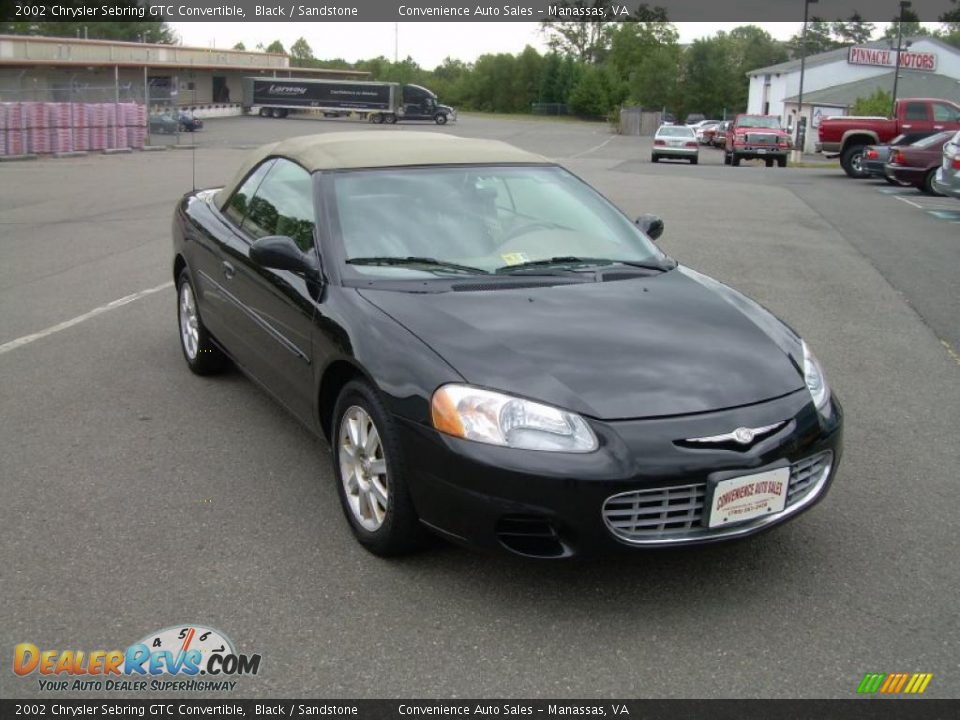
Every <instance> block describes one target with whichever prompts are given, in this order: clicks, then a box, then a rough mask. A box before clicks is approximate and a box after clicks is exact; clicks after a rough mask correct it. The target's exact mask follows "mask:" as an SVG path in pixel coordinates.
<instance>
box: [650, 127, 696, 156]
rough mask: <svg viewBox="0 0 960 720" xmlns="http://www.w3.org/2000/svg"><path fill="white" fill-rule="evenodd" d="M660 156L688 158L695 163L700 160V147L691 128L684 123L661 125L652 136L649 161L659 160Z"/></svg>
mask: <svg viewBox="0 0 960 720" xmlns="http://www.w3.org/2000/svg"><path fill="white" fill-rule="evenodd" d="M661 158H673V159H679V160H689V161H690V164H691V165H696V164H697V163H698V162H699V160H700V147H699V145H698V144H697V137H696V135H695V134H694V131H693V128H690V127H688V126H686V125H661V126H660V127H658V128H657V132H656V133H655V134H654V136H653V149H652V150H651V151H650V161H651V162H659V161H660V159H661Z"/></svg>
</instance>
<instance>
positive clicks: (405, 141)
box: [217, 130, 550, 205]
mask: <svg viewBox="0 0 960 720" xmlns="http://www.w3.org/2000/svg"><path fill="white" fill-rule="evenodd" d="M268 157H285V158H289V159H290V160H293V161H294V162H297V163H299V164H300V165H302V166H303V167H305V168H306V169H307V170H309V171H310V172H314V171H316V170H339V169H357V168H388V167H403V166H411V165H472V164H494V165H495V164H500V163H503V164H515V163H546V162H550V161H549V160H547V158H545V157H543V156H542V155H536V154H534V153H529V152H527V151H525V150H520V149H519V148H515V147H513V146H512V145H508V144H507V143H505V142H500V141H499V140H480V139H475V138H462V137H458V136H456V135H447V134H445V133H435V132H414V131H409V130H407V131H404V130H370V131H367V132H363V131H354V132H337V133H324V134H321V135H303V136H301V137H295V138H290V139H289V140H281V141H279V142H275V143H270V144H269V145H264V146H263V147H260V148H257V149H256V150H254V151H253V152H252V153H250V155H249V156H248V157H247V159H246V160H245V161H244V163H243V166H242V167H241V168H240V170H239V171H238V172H237V174H236V175H235V176H234V178H233V180H232V181H231V182H230V183H229V184H227V185H226V186H224V188H223V189H222V190H220V192H219V193H218V195H217V204H218V205H223V203H225V202H226V201H227V199H228V198H229V197H230V195H231V194H232V193H233V190H234V188H235V187H236V186H237V185H239V184H240V183H241V182H242V181H243V179H244V178H245V177H246V176H247V174H248V173H249V172H250V171H251V170H252V169H253V168H254V167H256V166H257V165H259V164H260V162H261V161H263V160H264V159H265V158H268Z"/></svg>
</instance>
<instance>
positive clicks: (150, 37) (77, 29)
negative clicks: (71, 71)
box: [0, 3, 177, 45]
mask: <svg viewBox="0 0 960 720" xmlns="http://www.w3.org/2000/svg"><path fill="white" fill-rule="evenodd" d="M121 4H123V3H121ZM130 4H134V3H130ZM0 34H11V35H40V36H44V37H62V38H89V39H90V40H118V41H122V42H147V43H163V44H168V45H169V44H173V43H176V42H177V35H176V33H175V32H174V31H173V29H172V28H171V27H170V26H169V25H168V24H167V23H165V22H162V21H160V22H157V21H153V20H151V21H132V22H0Z"/></svg>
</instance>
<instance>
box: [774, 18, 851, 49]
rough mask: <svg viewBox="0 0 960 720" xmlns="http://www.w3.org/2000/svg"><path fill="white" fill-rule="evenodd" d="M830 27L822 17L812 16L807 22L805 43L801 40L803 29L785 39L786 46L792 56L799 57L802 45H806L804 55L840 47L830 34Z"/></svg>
mask: <svg viewBox="0 0 960 720" xmlns="http://www.w3.org/2000/svg"><path fill="white" fill-rule="evenodd" d="M831 32H832V28H831V27H830V23H828V22H826V21H825V20H824V19H823V18H819V17H816V16H815V17H812V18H810V22H808V23H807V36H806V43H804V40H803V31H802V30H801V31H800V32H798V33H797V34H796V35H794V36H793V37H791V38H790V39H789V40H787V47H788V48H789V49H790V54H791V55H792V56H793V57H800V55H801V51H802V50H803V47H804V45H806V55H807V57H810V56H811V55H816V54H818V53H822V52H827V51H828V50H834V49H835V48H838V47H840V43H838V42H837V41H836V40H834V39H833V37H832V36H831Z"/></svg>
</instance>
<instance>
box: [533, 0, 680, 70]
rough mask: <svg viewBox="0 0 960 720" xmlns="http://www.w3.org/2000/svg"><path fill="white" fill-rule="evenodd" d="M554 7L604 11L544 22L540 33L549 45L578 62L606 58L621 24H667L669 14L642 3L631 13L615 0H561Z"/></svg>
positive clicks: (624, 5) (591, 61)
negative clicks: (597, 13)
mask: <svg viewBox="0 0 960 720" xmlns="http://www.w3.org/2000/svg"><path fill="white" fill-rule="evenodd" d="M551 7H557V8H559V9H570V10H580V11H585V12H590V13H592V12H602V13H603V14H602V15H596V14H588V15H582V16H576V17H572V18H571V19H569V20H563V19H557V20H543V21H541V23H540V29H541V32H543V33H544V34H545V35H546V36H547V46H548V47H549V48H550V49H551V50H553V51H554V52H558V53H560V54H562V55H573V56H574V57H575V58H576V59H577V60H579V61H581V62H588V63H599V62H602V61H603V60H604V58H605V57H606V54H607V51H608V50H609V48H610V43H611V38H612V35H613V33H614V31H615V29H616V28H617V26H618V25H619V24H620V23H625V22H664V23H665V22H666V21H667V13H666V10H664V9H663V8H661V7H650V6H649V5H648V4H647V3H641V4H640V5H638V6H637V7H636V9H635V10H633V11H632V12H631V11H630V10H629V9H628V8H627V6H626V3H622V2H615V1H614V0H561V1H560V2H558V3H556V4H555V5H551Z"/></svg>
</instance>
